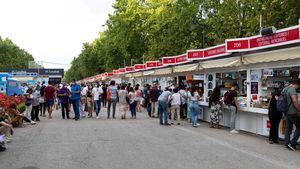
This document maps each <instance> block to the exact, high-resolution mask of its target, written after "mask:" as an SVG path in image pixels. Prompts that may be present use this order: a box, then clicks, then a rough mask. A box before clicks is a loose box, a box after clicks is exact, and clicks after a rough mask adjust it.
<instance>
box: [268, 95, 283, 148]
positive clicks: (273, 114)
mask: <svg viewBox="0 0 300 169" xmlns="http://www.w3.org/2000/svg"><path fill="white" fill-rule="evenodd" d="M279 95H280V93H279V92H273V93H272V98H271V100H270V103H269V112H268V116H269V119H270V124H271V126H270V135H269V141H270V144H273V143H278V128H279V123H280V120H281V118H282V113H281V112H279V111H278V110H277V98H278V96H279Z"/></svg>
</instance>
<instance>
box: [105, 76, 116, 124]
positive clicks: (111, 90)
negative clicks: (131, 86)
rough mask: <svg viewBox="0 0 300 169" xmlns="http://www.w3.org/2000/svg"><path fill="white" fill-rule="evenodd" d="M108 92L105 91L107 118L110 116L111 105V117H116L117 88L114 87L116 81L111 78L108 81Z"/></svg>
mask: <svg viewBox="0 0 300 169" xmlns="http://www.w3.org/2000/svg"><path fill="white" fill-rule="evenodd" d="M107 90H108V93H107V97H108V107H107V118H108V119H109V118H110V108H111V106H112V108H113V114H112V117H113V119H115V118H116V116H115V115H116V106H117V101H118V89H117V87H116V81H114V80H112V81H111V82H110V85H109V87H108V89H107Z"/></svg>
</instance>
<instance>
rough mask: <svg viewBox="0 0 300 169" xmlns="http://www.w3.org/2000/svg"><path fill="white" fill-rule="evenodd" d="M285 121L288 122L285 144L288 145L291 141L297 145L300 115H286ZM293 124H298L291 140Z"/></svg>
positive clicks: (299, 133)
mask: <svg viewBox="0 0 300 169" xmlns="http://www.w3.org/2000/svg"><path fill="white" fill-rule="evenodd" d="M285 122H286V127H285V134H284V140H285V145H288V144H289V143H291V144H293V145H296V144H297V141H298V139H299V136H300V116H297V115H286V116H285ZM293 125H295V126H296V131H295V133H294V136H293V139H292V140H290V137H291V133H292V130H293Z"/></svg>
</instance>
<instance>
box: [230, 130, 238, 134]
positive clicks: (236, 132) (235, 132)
mask: <svg viewBox="0 0 300 169" xmlns="http://www.w3.org/2000/svg"><path fill="white" fill-rule="evenodd" d="M230 133H231V134H238V133H239V132H238V131H237V130H231V131H230Z"/></svg>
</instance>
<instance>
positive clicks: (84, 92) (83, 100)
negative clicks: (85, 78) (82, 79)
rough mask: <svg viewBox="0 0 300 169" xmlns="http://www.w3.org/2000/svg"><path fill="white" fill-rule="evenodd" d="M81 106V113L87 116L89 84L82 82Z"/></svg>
mask: <svg viewBox="0 0 300 169" xmlns="http://www.w3.org/2000/svg"><path fill="white" fill-rule="evenodd" d="M81 88H82V89H81V93H80V94H81V105H82V106H81V107H80V115H81V116H82V117H83V116H85V111H87V90H88V85H86V84H84V83H82V84H81Z"/></svg>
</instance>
